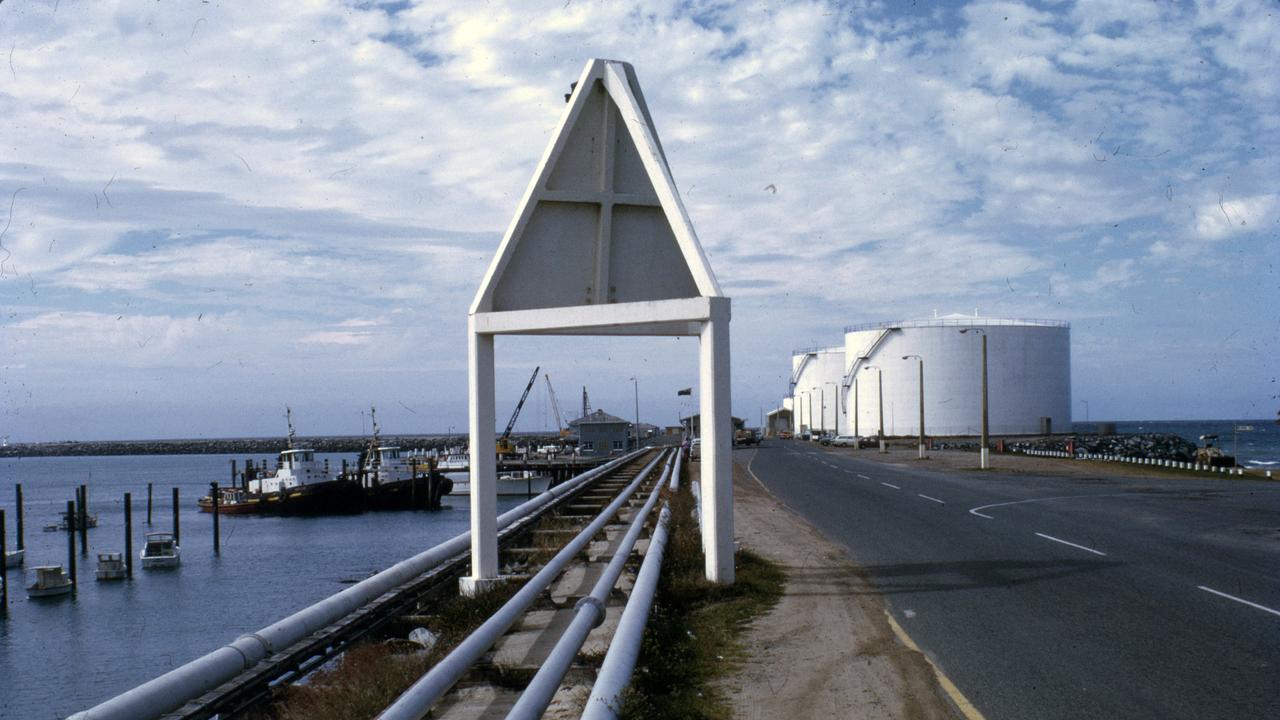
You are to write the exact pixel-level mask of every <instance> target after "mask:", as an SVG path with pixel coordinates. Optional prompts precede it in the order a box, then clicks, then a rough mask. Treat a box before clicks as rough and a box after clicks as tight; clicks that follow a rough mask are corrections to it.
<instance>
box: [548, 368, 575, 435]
mask: <svg viewBox="0 0 1280 720" xmlns="http://www.w3.org/2000/svg"><path fill="white" fill-rule="evenodd" d="M542 377H544V378H546V381H547V396H548V397H550V398H551V412H552V413H554V414H555V416H556V429H558V430H559V431H560V437H566V436H568V435H569V428H567V427H565V420H564V418H563V413H561V412H560V401H559V400H558V399H556V390H555V388H553V387H551V375H549V374H547V373H543V375H542Z"/></svg>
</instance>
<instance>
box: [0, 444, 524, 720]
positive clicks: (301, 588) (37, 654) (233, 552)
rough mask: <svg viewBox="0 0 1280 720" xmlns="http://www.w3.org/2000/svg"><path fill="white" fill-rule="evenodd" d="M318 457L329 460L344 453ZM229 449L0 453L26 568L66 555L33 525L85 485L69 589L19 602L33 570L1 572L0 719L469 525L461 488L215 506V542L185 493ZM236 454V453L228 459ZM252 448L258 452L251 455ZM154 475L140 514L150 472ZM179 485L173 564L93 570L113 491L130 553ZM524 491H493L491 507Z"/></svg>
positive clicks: (183, 654)
mask: <svg viewBox="0 0 1280 720" xmlns="http://www.w3.org/2000/svg"><path fill="white" fill-rule="evenodd" d="M324 457H328V458H329V460H330V464H331V466H332V467H334V468H335V469H336V468H337V467H338V466H339V465H341V462H342V459H343V458H346V459H347V460H348V461H350V462H354V460H355V456H354V455H343V454H333V455H328V456H324V455H321V456H320V458H321V459H322V460H323V458H324ZM232 458H233V456H231V455H170V456H166V455H146V456H112V457H50V458H25V459H8V458H7V459H3V460H0V507H2V508H4V510H5V515H6V520H7V521H8V542H9V548H10V549H13V547H14V532H15V519H14V491H13V487H14V484H15V483H18V482H21V483H22V486H23V493H24V495H25V502H24V506H25V511H26V545H27V558H26V568H28V569H29V568H31V567H34V566H36V565H47V564H48V565H52V564H57V565H63V566H65V565H66V564H67V534H66V532H43V531H42V528H43V526H45V525H46V524H49V523H54V522H57V520H58V513H59V512H60V511H62V510H65V508H66V502H67V500H71V499H73V498H74V495H75V490H74V488H75V487H76V486H78V485H81V484H85V485H88V486H89V509H90V512H92V513H94V514H96V515H97V516H98V526H97V527H96V528H92V529H90V530H89V553H88V555H78V556H77V563H78V565H79V568H78V575H79V580H80V587H79V590H78V592H77V594H76V596H75V597H74V599H73V598H66V597H64V598H61V599H47V600H30V599H28V598H27V596H26V591H25V586H26V585H27V584H28V583H29V582H30V580H29V579H28V578H29V576H30V575H31V573H30V572H29V571H26V570H16V569H15V570H10V571H8V579H9V616H8V618H7V619H4V618H0V718H22V719H23V720H26V719H27V718H37V719H43V718H64V717H66V716H67V715H69V714H71V713H73V712H76V711H78V710H83V709H85V708H87V707H90V706H92V705H94V704H96V703H98V702H101V701H102V700H105V699H107V698H109V697H112V696H114V695H116V694H118V693H120V692H123V691H125V690H127V689H129V688H131V687H134V686H135V685H138V684H140V683H142V682H145V681H146V680H149V679H151V678H153V677H155V676H157V675H160V674H161V673H164V672H166V671H168V670H170V669H172V668H174V667H176V666H178V665H181V664H182V663H185V662H187V661H188V660H191V659H192V658H195V657H198V656H200V655H202V654H204V653H206V652H209V651H210V650H214V649H216V648H218V647H220V646H222V645H224V644H226V643H228V642H230V641H232V640H234V639H235V638H236V637H237V636H239V635H241V634H243V633H245V632H252V631H254V630H257V629H259V628H261V627H263V626H265V625H268V624H270V623H271V622H274V621H275V620H278V619H280V618H282V617H284V616H285V615H288V614H289V613H291V612H293V611H295V610H298V609H300V608H302V607H305V606H307V605H309V604H311V603H314V602H316V601H317V600H320V599H322V598H324V597H327V596H328V595H331V594H333V593H334V592H337V591H339V590H341V589H343V588H344V587H346V584H348V583H351V582H353V581H357V580H361V579H364V578H365V577H368V576H369V575H371V574H373V573H375V572H377V571H379V570H382V569H383V568H386V567H387V566H389V565H391V564H393V563H395V562H397V561H399V560H402V559H404V558H406V557H409V556H410V555H413V554H415V553H418V552H420V551H422V550H424V549H426V548H428V547H431V546H432V545H436V544H438V543H439V542H441V541H443V540H446V539H448V538H450V537H453V536H454V535H457V534H459V533H462V532H466V531H467V530H468V529H469V526H468V518H469V506H468V499H467V498H466V497H461V496H449V497H446V498H445V499H444V504H445V508H444V509H443V510H441V511H438V512H425V511H420V512H410V511H405V512H378V513H365V514H363V515H353V516H338V517H317V518H298V517H259V516H246V515H238V516H237V515H223V516H222V518H221V531H222V554H221V555H220V556H215V555H214V553H213V531H212V522H213V521H212V516H211V515H209V514H207V513H201V512H199V510H198V508H197V507H196V500H197V499H198V498H199V497H200V496H201V495H205V494H207V493H208V489H209V483H210V482H220V483H224V484H225V483H227V482H228V481H229V478H230V473H231V467H230V463H231V460H232ZM236 459H237V460H240V461H241V465H243V458H242V457H236ZM261 459H262V458H257V459H256V460H261ZM148 482H150V483H153V485H154V495H153V499H154V506H153V511H152V524H151V526H150V527H148V526H147V524H146V510H147V483H148ZM173 487H178V488H180V493H181V499H180V513H181V517H180V525H181V533H182V566H181V567H180V568H179V569H176V570H166V571H160V570H148V571H144V570H142V567H141V564H140V563H135V569H134V579H133V581H132V582H129V581H123V582H122V581H117V582H97V581H95V580H94V569H95V566H96V563H97V553H98V552H107V551H117V552H123V551H124V511H123V497H124V493H126V492H131V493H133V523H134V552H135V553H137V552H139V551H140V550H141V548H142V536H143V533H145V532H149V531H168V530H170V529H171V526H172V504H171V497H172V491H171V488H173ZM521 501H522V499H521V498H501V499H500V500H499V512H502V511H505V510H507V509H509V508H511V507H514V506H515V505H517V504H519V503H520V502H521Z"/></svg>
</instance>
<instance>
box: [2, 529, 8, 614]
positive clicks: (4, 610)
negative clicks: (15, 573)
mask: <svg viewBox="0 0 1280 720" xmlns="http://www.w3.org/2000/svg"><path fill="white" fill-rule="evenodd" d="M6 532H8V531H7V530H6V529H5V527H4V509H3V508H0V617H3V616H7V615H8V614H9V545H8V538H7V537H6V535H5V533H6Z"/></svg>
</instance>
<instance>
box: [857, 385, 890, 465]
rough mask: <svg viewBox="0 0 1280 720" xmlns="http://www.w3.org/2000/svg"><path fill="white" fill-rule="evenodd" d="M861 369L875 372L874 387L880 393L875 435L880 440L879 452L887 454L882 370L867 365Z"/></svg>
mask: <svg viewBox="0 0 1280 720" xmlns="http://www.w3.org/2000/svg"><path fill="white" fill-rule="evenodd" d="M862 369H863V370H875V371H876V387H877V388H878V389H879V393H880V410H879V413H878V414H879V416H880V430H879V431H878V432H877V433H876V434H877V435H878V436H879V438H880V452H882V453H887V452H889V449H888V448H887V447H885V444H884V370H882V369H880V366H879V365H868V366H866V367H864V368H862Z"/></svg>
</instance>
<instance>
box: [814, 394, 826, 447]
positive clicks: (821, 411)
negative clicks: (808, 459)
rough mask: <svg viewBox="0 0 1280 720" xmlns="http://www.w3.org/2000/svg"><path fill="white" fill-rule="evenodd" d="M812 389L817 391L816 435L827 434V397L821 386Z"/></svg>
mask: <svg viewBox="0 0 1280 720" xmlns="http://www.w3.org/2000/svg"><path fill="white" fill-rule="evenodd" d="M813 389H814V390H817V391H818V437H822V436H823V435H826V434H827V398H826V393H824V392H823V389H822V388H820V387H817V386H814V387H813Z"/></svg>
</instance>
